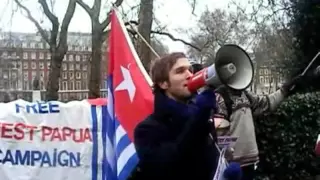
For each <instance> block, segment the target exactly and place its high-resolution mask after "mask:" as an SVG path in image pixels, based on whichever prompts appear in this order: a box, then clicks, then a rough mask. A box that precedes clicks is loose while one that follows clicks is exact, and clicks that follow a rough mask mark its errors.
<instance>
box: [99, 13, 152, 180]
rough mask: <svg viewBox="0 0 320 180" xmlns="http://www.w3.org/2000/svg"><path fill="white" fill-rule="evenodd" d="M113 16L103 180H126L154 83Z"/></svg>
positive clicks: (131, 167) (150, 111) (134, 165)
mask: <svg viewBox="0 0 320 180" xmlns="http://www.w3.org/2000/svg"><path fill="white" fill-rule="evenodd" d="M118 17H119V15H118V13H117V11H116V10H115V9H114V10H113V11H112V14H111V31H110V35H109V51H108V53H109V54H108V55H109V64H108V67H109V68H108V79H107V85H108V98H107V99H108V106H107V107H108V114H109V116H108V118H107V123H106V124H107V125H106V127H103V128H105V129H106V132H107V135H106V141H105V143H104V146H105V147H106V148H104V151H106V152H105V153H104V154H105V156H106V157H105V160H106V161H107V162H106V163H105V165H106V167H105V168H103V169H105V170H106V172H105V173H104V175H103V176H104V177H103V179H112V180H114V179H117V180H125V179H127V177H128V176H129V175H130V174H131V172H132V170H133V169H134V168H135V167H136V165H137V163H138V161H139V160H138V157H137V154H136V150H135V147H134V144H133V132H134V128H135V127H136V125H137V124H138V123H139V122H140V121H142V120H143V119H144V118H146V117H147V116H148V115H149V114H151V113H152V111H153V94H152V89H151V79H150V77H149V76H148V74H147V72H146V71H145V69H144V68H143V66H142V63H141V61H140V59H139V57H138V55H137V53H136V51H135V49H134V47H133V44H132V42H131V40H130V38H129V35H128V32H127V30H126V28H125V26H124V23H123V21H122V20H121V18H118Z"/></svg>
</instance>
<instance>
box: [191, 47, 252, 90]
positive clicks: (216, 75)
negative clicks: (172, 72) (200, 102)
mask: <svg viewBox="0 0 320 180" xmlns="http://www.w3.org/2000/svg"><path fill="white" fill-rule="evenodd" d="M253 69H254V67H253V63H252V61H251V59H250V57H249V55H248V54H247V53H246V51H245V50H243V49H242V48H240V47H239V46H237V45H233V44H228V45H224V46H222V47H221V48H220V49H219V50H218V52H217V54H216V59H215V64H212V65H211V66H209V67H206V68H204V69H202V70H201V71H199V72H197V73H196V74H194V76H193V77H192V78H191V79H190V80H189V83H188V88H189V90H190V91H191V92H195V91H196V90H198V89H199V88H201V87H203V86H205V85H207V86H212V87H218V86H220V85H221V84H224V85H226V86H227V87H229V88H231V89H234V90H243V89H246V88H248V87H249V86H250V85H251V83H252V81H253V76H254V70H253Z"/></svg>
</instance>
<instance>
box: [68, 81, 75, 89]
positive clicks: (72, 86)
mask: <svg viewBox="0 0 320 180" xmlns="http://www.w3.org/2000/svg"><path fill="white" fill-rule="evenodd" d="M69 85H70V86H69V90H74V82H73V81H70V84H69Z"/></svg>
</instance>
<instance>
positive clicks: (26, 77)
mask: <svg viewBox="0 0 320 180" xmlns="http://www.w3.org/2000/svg"><path fill="white" fill-rule="evenodd" d="M23 80H24V81H28V72H26V71H25V72H23Z"/></svg>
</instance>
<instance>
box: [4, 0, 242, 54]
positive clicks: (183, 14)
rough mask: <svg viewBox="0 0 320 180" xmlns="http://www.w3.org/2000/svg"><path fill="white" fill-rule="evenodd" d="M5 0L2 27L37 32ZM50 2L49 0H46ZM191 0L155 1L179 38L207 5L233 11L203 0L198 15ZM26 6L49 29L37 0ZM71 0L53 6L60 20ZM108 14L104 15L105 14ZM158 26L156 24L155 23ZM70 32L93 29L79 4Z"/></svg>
mask: <svg viewBox="0 0 320 180" xmlns="http://www.w3.org/2000/svg"><path fill="white" fill-rule="evenodd" d="M1 1H2V2H3V3H1V4H0V28H1V29H2V30H3V31H16V32H36V28H35V26H34V24H33V23H31V22H30V21H29V20H28V19H27V18H25V17H24V16H23V15H22V14H21V12H20V11H19V10H18V11H17V10H16V5H15V4H14V2H13V0H1ZM47 1H48V2H50V0H47ZM84 1H85V2H87V3H88V4H89V5H91V4H92V2H93V0H84ZM102 1H103V6H104V7H105V9H106V13H107V10H108V9H109V8H108V7H107V6H110V2H112V1H111V0H109V3H108V2H107V1H104V0H102ZM187 1H188V0H155V2H156V3H155V7H154V8H155V16H156V18H157V19H158V20H159V21H160V24H161V25H166V26H167V29H168V31H169V32H170V33H171V34H173V35H174V36H176V37H178V38H182V39H185V40H188V35H187V34H183V33H181V32H180V33H179V31H177V30H179V29H183V30H188V29H191V28H193V27H195V26H196V20H197V19H198V18H199V15H200V14H201V12H202V11H203V10H204V9H205V8H206V7H207V8H208V9H215V8H223V9H227V10H230V8H228V3H229V0H201V1H198V2H201V3H198V4H197V6H196V11H195V15H192V14H191V11H192V10H191V6H190V5H189V4H188V3H187ZM237 1H238V2H240V3H241V2H242V3H246V2H247V0H237ZM22 2H23V4H24V5H26V6H27V7H28V8H29V9H30V10H31V11H32V14H33V16H34V17H36V19H37V20H38V21H39V22H43V26H44V27H46V28H49V27H50V23H48V20H47V19H46V17H45V15H43V13H42V12H41V9H40V8H39V4H38V3H37V1H36V0H23V1H22ZM138 3H139V1H137V0H124V2H123V5H122V8H124V10H127V9H129V8H130V7H132V6H135V5H137V4H138ZM67 4H68V1H67V0H56V3H55V6H54V13H55V14H56V15H57V16H58V17H59V20H60V22H61V20H62V18H63V16H64V12H65V10H66V7H67ZM13 12H14V13H13ZM106 13H105V14H106ZM101 14H102V15H101V19H103V18H104V17H105V14H104V13H101ZM123 18H124V21H126V20H132V19H134V20H136V19H137V17H136V16H135V15H130V16H129V17H123ZM154 26H157V23H155V24H154ZM69 31H73V32H90V31H91V25H90V19H89V16H88V15H87V14H86V12H85V11H84V10H83V9H82V8H81V7H80V6H77V8H76V12H75V14H74V17H73V19H72V21H71V23H70V26H69ZM162 42H163V43H165V44H166V45H167V46H168V47H169V50H170V51H185V50H186V49H185V46H184V45H183V44H182V43H180V42H174V41H172V40H170V39H169V38H163V39H162Z"/></svg>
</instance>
